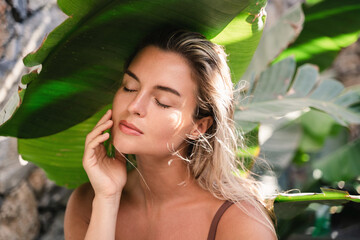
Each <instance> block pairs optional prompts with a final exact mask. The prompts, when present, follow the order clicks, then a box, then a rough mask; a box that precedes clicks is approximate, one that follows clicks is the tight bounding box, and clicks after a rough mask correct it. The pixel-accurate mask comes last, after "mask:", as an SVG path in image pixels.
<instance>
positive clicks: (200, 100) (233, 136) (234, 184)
mask: <svg viewBox="0 0 360 240" xmlns="http://www.w3.org/2000/svg"><path fill="white" fill-rule="evenodd" d="M146 46H156V47H158V48H160V49H162V50H164V51H171V52H174V53H178V54H180V55H181V56H182V57H184V58H185V59H186V60H187V62H188V64H189V65H190V66H191V69H192V74H193V78H194V80H195V81H196V83H197V85H198V92H197V107H196V109H195V112H194V114H193V115H194V116H193V118H194V120H197V119H201V118H203V117H206V116H211V117H212V118H213V124H212V126H211V127H210V128H209V129H208V130H207V131H206V133H205V134H201V135H200V137H199V138H198V139H196V140H192V139H191V138H188V139H187V141H188V142H189V143H190V144H189V147H188V154H187V156H186V159H185V160H186V161H187V162H188V167H189V170H190V172H191V174H192V175H193V176H194V177H195V179H196V181H197V182H198V184H199V185H200V186H201V187H202V188H203V189H205V190H207V191H209V192H210V193H212V194H213V195H214V196H215V197H216V198H218V199H222V200H229V201H231V202H234V203H236V205H237V206H239V207H240V208H241V209H243V211H244V212H245V213H248V212H247V211H246V208H245V207H244V205H243V204H242V202H243V201H244V200H245V201H246V202H247V203H250V204H251V205H252V206H254V207H255V209H257V210H258V211H259V212H260V213H261V214H262V215H263V216H264V217H265V219H266V221H261V222H262V223H263V224H265V225H266V226H268V227H269V228H270V229H271V230H272V231H273V233H275V230H274V225H273V222H272V220H271V219H270V218H269V216H271V217H273V214H272V211H271V210H270V208H271V207H270V208H269V205H268V204H265V201H264V199H262V197H261V194H260V191H259V182H258V181H257V180H256V179H255V178H254V177H253V174H252V173H251V171H249V170H248V169H247V168H246V167H245V164H244V161H243V160H242V159H240V158H238V157H237V156H236V151H237V148H238V147H241V148H242V147H244V144H243V138H242V136H241V134H239V133H238V132H237V130H236V127H235V123H234V120H233V118H234V109H235V102H234V89H233V84H232V81H231V75H230V69H229V67H228V64H227V55H226V53H225V51H224V48H223V47H222V46H220V45H217V44H215V43H212V42H211V41H209V40H207V39H206V38H205V37H204V36H203V35H201V34H200V33H196V32H189V31H186V30H176V31H159V32H157V33H156V34H152V35H151V36H150V37H148V38H146V39H145V40H144V41H143V42H142V43H141V44H140V45H139V47H138V49H137V50H136V51H135V53H134V54H133V55H132V56H131V57H130V60H131V59H132V58H134V56H135V55H136V53H137V52H139V51H140V50H141V49H143V48H145V47H146ZM129 64H130V61H128V63H127V65H126V66H125V67H126V68H127V67H128V66H129ZM244 172H246V173H247V174H246V176H244V174H242V173H244Z"/></svg>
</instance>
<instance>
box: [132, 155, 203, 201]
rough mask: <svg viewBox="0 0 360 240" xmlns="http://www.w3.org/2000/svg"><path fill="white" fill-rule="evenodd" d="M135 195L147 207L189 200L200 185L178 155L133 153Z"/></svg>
mask: <svg viewBox="0 0 360 240" xmlns="http://www.w3.org/2000/svg"><path fill="white" fill-rule="evenodd" d="M136 161H137V167H138V170H139V172H138V173H137V175H136V176H137V177H136V179H137V181H136V185H135V186H133V187H135V189H136V193H137V194H136V195H137V196H138V197H139V198H140V200H144V201H140V202H143V204H145V205H146V206H147V207H152V206H159V205H164V204H176V203H179V202H181V201H187V200H190V199H191V198H193V197H194V196H195V194H194V193H196V192H198V193H199V192H202V191H199V190H200V189H201V188H200V187H199V186H198V184H197V183H196V181H195V179H194V178H193V176H192V175H191V174H190V171H189V170H188V166H187V163H186V162H185V161H184V160H182V159H181V158H180V157H178V156H169V157H166V158H162V159H159V158H154V157H150V156H136Z"/></svg>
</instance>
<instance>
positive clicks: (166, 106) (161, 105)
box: [155, 98, 170, 108]
mask: <svg viewBox="0 0 360 240" xmlns="http://www.w3.org/2000/svg"><path fill="white" fill-rule="evenodd" d="M155 102H156V104H157V105H158V106H160V107H162V108H169V107H170V106H169V105H165V104H162V103H160V102H159V100H157V99H156V98H155Z"/></svg>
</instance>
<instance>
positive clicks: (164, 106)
mask: <svg viewBox="0 0 360 240" xmlns="http://www.w3.org/2000/svg"><path fill="white" fill-rule="evenodd" d="M123 89H124V91H125V92H136V90H133V89H128V88H127V87H123ZM155 103H156V105H158V106H159V107H162V108H169V107H170V106H169V105H165V104H162V103H160V102H159V100H157V99H156V98H155Z"/></svg>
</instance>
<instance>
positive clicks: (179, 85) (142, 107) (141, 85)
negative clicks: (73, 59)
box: [112, 46, 197, 156]
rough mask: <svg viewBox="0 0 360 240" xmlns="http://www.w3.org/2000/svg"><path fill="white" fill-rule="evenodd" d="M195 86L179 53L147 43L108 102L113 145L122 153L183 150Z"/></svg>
mask: <svg viewBox="0 0 360 240" xmlns="http://www.w3.org/2000/svg"><path fill="white" fill-rule="evenodd" d="M196 90H197V86H196V83H195V81H194V80H193V79H192V74H191V68H190V66H189V64H188V63H187V62H186V59H184V58H183V57H182V56H181V55H179V54H177V53H174V52H166V51H164V50H161V49H159V48H157V47H154V46H148V47H146V48H144V49H143V50H142V51H140V52H139V53H138V55H137V56H136V57H135V58H134V60H133V61H132V62H131V64H130V66H129V68H128V69H127V71H126V72H125V74H124V79H123V83H122V86H121V87H120V89H119V90H118V91H117V93H116V95H115V98H114V102H113V116H112V119H113V121H114V125H113V128H112V136H113V144H114V146H115V148H116V149H117V150H118V151H120V152H122V153H126V154H144V155H157V156H161V155H162V156H166V155H169V154H171V152H173V151H176V150H181V149H183V150H185V148H184V147H186V143H185V141H184V140H185V139H186V138H187V134H190V132H191V131H192V130H193V129H194V120H193V117H192V116H193V113H194V110H195V107H196V96H195V93H196Z"/></svg>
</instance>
